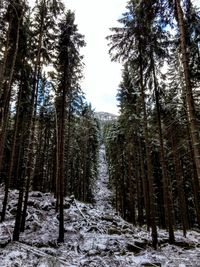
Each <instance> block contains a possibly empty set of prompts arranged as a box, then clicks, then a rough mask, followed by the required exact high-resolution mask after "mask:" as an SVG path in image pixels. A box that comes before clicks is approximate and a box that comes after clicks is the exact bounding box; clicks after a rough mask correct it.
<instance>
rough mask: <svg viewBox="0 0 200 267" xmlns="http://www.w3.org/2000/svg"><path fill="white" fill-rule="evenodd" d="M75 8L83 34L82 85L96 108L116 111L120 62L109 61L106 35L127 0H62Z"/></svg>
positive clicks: (114, 23)
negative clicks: (83, 65)
mask: <svg viewBox="0 0 200 267" xmlns="http://www.w3.org/2000/svg"><path fill="white" fill-rule="evenodd" d="M64 2H65V4H66V7H67V8H69V9H71V10H72V11H75V14H76V23H77V24H78V28H79V32H80V33H82V34H84V35H85V41H86V43H87V46H86V47H85V48H84V49H83V50H82V51H81V52H82V53H83V54H84V63H85V70H84V75H85V79H84V80H83V82H82V89H83V91H84V92H85V93H86V99H87V101H89V102H91V104H92V107H93V108H95V110H96V111H107V112H111V113H115V114H116V113H117V101H116V93H117V88H118V85H119V82H120V80H121V65H120V64H117V63H112V62H111V60H110V57H109V55H108V46H107V41H106V40H105V37H106V36H107V35H109V34H110V32H109V28H110V27H113V26H116V25H117V19H118V18H119V17H120V16H121V14H122V12H123V11H125V6H126V0H98V1H97V0H65V1H64Z"/></svg>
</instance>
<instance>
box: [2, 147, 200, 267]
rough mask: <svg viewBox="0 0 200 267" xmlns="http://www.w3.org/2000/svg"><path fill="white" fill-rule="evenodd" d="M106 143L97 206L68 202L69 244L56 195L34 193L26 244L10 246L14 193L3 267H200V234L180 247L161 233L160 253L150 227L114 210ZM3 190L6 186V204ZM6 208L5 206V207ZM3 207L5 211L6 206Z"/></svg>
mask: <svg viewBox="0 0 200 267" xmlns="http://www.w3.org/2000/svg"><path fill="white" fill-rule="evenodd" d="M111 197H112V192H111V191H110V190H109V189H108V171H107V164H106V157H105V148H104V145H102V146H101V147H100V150H99V175H98V179H97V181H96V188H95V190H94V198H95V204H94V205H92V204H86V203H81V202H79V201H76V200H73V199H70V198H66V199H65V211H64V212H65V214H64V215H65V243H64V244H62V245H58V244H57V242H56V240H57V237H58V223H59V221H58V216H57V214H56V213H55V199H54V197H53V195H52V194H50V193H46V194H42V193H41V192H31V193H30V198H29V203H28V204H29V205H28V213H27V223H26V229H25V232H24V233H22V234H21V236H20V240H21V242H9V243H8V241H9V239H10V237H11V236H12V231H13V226H14V215H15V214H16V206H17V191H16V190H13V191H11V192H10V196H9V205H8V211H7V217H6V221H5V223H1V224H0V246H1V249H0V267H8V266H19V267H26V266H27V267H33V266H39V267H45V266H51V267H56V266H65V267H67V266H70V267H81V266H84V267H94V266H96V267H120V266H121V267H131V266H147V265H145V264H147V263H152V264H153V265H148V266H170V267H172V266H179V267H180V266H181V267H184V266H199V262H200V247H199V244H200V233H197V232H195V231H189V232H188V237H187V238H183V237H182V232H181V231H177V232H176V240H177V241H178V242H179V245H180V246H172V245H168V244H167V242H166V240H167V234H166V231H163V230H159V240H160V243H162V245H161V246H160V248H159V249H158V250H157V251H155V250H153V249H152V248H151V247H150V246H149V244H150V240H151V237H150V234H149V233H148V232H147V231H146V230H145V228H139V227H133V226H132V225H131V224H129V223H127V222H125V221H124V220H123V219H122V218H121V217H120V216H118V214H117V213H116V212H115V210H114V209H113V208H112V206H111ZM2 199H3V186H1V187H0V203H1V201H2ZM1 205H2V204H1ZM1 205H0V208H1Z"/></svg>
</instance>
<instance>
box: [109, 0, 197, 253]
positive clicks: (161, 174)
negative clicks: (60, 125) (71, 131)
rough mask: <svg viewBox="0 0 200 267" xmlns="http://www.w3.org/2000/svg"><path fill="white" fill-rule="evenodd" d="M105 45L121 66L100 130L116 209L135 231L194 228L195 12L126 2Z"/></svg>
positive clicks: (170, 3) (187, 5)
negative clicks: (112, 111) (112, 110)
mask: <svg viewBox="0 0 200 267" xmlns="http://www.w3.org/2000/svg"><path fill="white" fill-rule="evenodd" d="M126 8H127V11H126V12H125V13H124V14H123V15H122V17H121V18H120V19H119V22H120V23H121V27H115V28H112V29H111V31H112V34H111V35H110V36H108V37H107V39H108V40H109V46H110V50H109V52H110V55H111V58H112V60H113V61H120V62H122V63H123V74H122V81H121V84H120V86H119V90H118V94H117V99H118V101H119V107H120V116H119V118H118V120H117V122H116V123H114V124H107V125H106V126H105V127H104V136H105V138H106V149H107V159H108V162H109V173H110V180H111V183H112V186H113V189H114V190H115V198H114V200H115V206H116V209H117V211H119V212H120V213H121V214H122V215H123V217H124V218H125V219H126V220H128V221H130V222H132V223H133V224H135V225H136V224H139V225H141V226H142V225H144V224H146V225H147V228H148V229H150V228H151V229H152V231H151V232H152V243H153V246H154V247H155V248H156V247H157V244H158V234H157V231H158V227H160V228H166V229H167V230H168V233H169V242H170V243H174V242H175V237H174V230H175V229H176V228H182V229H183V233H184V236H186V232H187V230H188V229H191V228H195V227H198V228H199V226H200V190H199V188H200V139H199V119H200V110H199V89H200V12H199V10H198V9H197V8H195V7H194V6H193V4H192V2H191V1H190V0H182V1H181V0H148V1H145V0H140V1H139V0H130V1H128V2H127V7H126Z"/></svg>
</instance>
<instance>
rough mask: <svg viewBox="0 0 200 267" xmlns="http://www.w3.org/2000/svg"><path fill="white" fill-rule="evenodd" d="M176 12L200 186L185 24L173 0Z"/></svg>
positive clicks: (199, 153) (199, 142)
mask: <svg viewBox="0 0 200 267" xmlns="http://www.w3.org/2000/svg"><path fill="white" fill-rule="evenodd" d="M175 4H176V10H177V17H176V19H177V22H178V26H179V30H180V44H181V53H182V64H183V70H184V78H185V87H186V102H187V106H188V113H187V116H188V120H189V127H190V132H191V139H192V147H193V150H194V160H195V165H196V170H197V175H198V181H199V185H200V140H199V127H198V122H197V116H196V110H195V103H194V98H193V92H192V83H191V80H190V74H189V59H188V53H187V45H186V31H185V23H184V16H183V10H182V8H181V4H180V0H175Z"/></svg>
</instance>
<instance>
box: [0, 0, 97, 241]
mask: <svg viewBox="0 0 200 267" xmlns="http://www.w3.org/2000/svg"><path fill="white" fill-rule="evenodd" d="M74 21H75V15H74V13H73V12H71V11H70V10H67V11H66V10H65V7H64V5H63V4H62V2H60V1H59V0H38V1H36V3H35V6H34V7H33V8H30V7H29V5H28V1H26V0H2V1H1V2H0V182H1V183H4V184H5V195H4V200H3V205H2V206H3V208H2V211H1V222H3V221H4V220H5V219H6V208H7V204H8V202H9V189H18V190H19V196H18V206H17V214H16V219H15V227H14V232H13V240H19V235H20V232H21V231H22V232H23V231H24V230H25V221H26V210H27V203H28V195H29V191H30V190H40V191H42V192H53V193H54V194H55V197H56V199H57V206H56V210H57V211H59V237H58V241H60V242H63V241H64V217H63V202H64V196H66V195H67V194H68V195H70V194H74V196H75V197H76V198H77V199H79V200H82V201H92V192H91V188H92V185H93V181H94V180H95V177H96V173H97V149H98V127H99V126H98V122H97V120H96V119H95V117H94V112H93V110H92V109H91V106H90V105H88V104H87V103H86V101H85V98H84V94H83V92H82V90H81V88H80V79H81V78H82V69H83V57H82V55H81V54H80V48H81V47H83V46H85V42H84V36H83V35H81V34H80V33H79V32H78V29H77V25H76V24H75V22H74Z"/></svg>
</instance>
